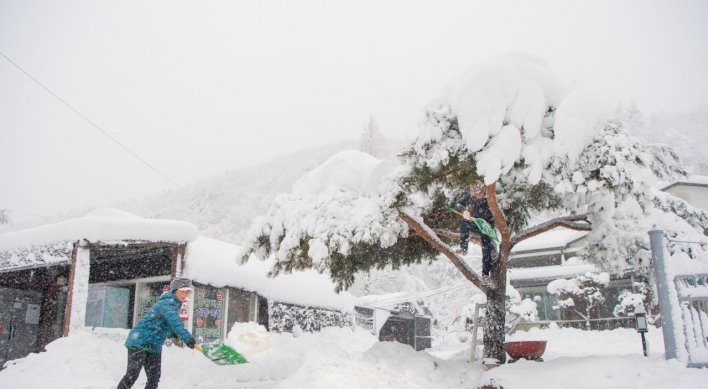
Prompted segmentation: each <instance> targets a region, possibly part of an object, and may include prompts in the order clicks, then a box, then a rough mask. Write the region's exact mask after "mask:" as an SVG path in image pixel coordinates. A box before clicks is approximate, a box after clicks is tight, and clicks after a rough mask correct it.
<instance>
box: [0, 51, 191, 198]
mask: <svg viewBox="0 0 708 389" xmlns="http://www.w3.org/2000/svg"><path fill="white" fill-rule="evenodd" d="M0 55H2V56H3V57H4V58H5V59H6V60H8V61H9V62H10V63H11V64H13V65H14V66H15V67H16V68H18V69H20V71H21V72H22V73H24V74H26V75H27V77H29V78H31V79H32V81H34V82H36V83H37V84H38V85H39V86H41V87H42V88H44V90H46V91H47V92H49V94H51V95H52V96H54V97H55V98H56V99H57V100H59V101H61V102H62V104H64V105H65V106H67V107H68V108H69V109H70V110H72V111H74V113H76V114H77V115H79V117H81V118H82V119H84V120H85V121H86V122H87V123H89V124H90V125H91V126H93V127H94V128H95V129H97V130H98V131H100V132H101V133H102V134H103V135H105V136H107V137H108V138H109V139H110V140H112V141H113V142H115V143H116V144H117V145H118V146H120V147H122V148H123V149H124V150H125V151H127V152H128V153H130V154H131V155H132V156H133V157H135V158H137V159H138V160H139V161H140V162H142V163H143V164H145V165H146V166H147V167H149V168H150V169H152V170H154V171H155V172H156V173H157V174H159V175H161V176H162V177H163V178H164V179H166V180H167V181H169V182H171V183H172V184H173V185H175V186H176V187H178V188H180V189H182V187H181V186H180V185H179V184H177V183H176V182H174V181H173V180H172V179H170V178H169V177H167V176H166V175H165V174H163V173H162V172H160V171H159V170H157V169H156V168H155V167H153V166H152V165H150V164H149V163H147V162H146V161H145V160H144V159H142V158H140V156H138V155H137V154H135V153H134V152H133V151H131V150H130V149H129V148H127V147H126V146H124V145H123V144H122V143H120V142H118V140H116V139H115V138H113V137H112V136H110V135H109V134H108V133H107V132H106V131H103V130H102V129H101V128H100V127H99V126H97V125H96V124H94V123H93V122H92V121H90V120H89V119H88V118H86V117H85V116H84V115H82V114H81V113H80V112H79V111H77V110H76V109H74V107H72V106H71V105H69V104H68V103H67V102H65V101H64V100H62V99H61V97H59V96H57V95H56V94H55V93H54V92H52V91H51V90H49V88H47V87H46V86H44V85H43V84H42V83H41V82H39V81H38V80H37V79H36V78H34V77H32V75H31V74H29V73H27V72H26V71H25V70H24V69H22V68H21V67H20V66H19V65H18V64H16V63H15V62H13V61H12V60H11V59H10V58H8V57H7V56H6V55H5V54H3V53H2V52H0Z"/></svg>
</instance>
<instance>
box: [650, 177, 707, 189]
mask: <svg viewBox="0 0 708 389" xmlns="http://www.w3.org/2000/svg"><path fill="white" fill-rule="evenodd" d="M681 185H686V186H705V187H708V176H697V175H696V176H689V177H687V178H686V179H683V180H679V181H675V182H660V183H658V184H657V185H656V188H657V189H659V190H663V191H666V190H669V189H671V188H673V187H675V186H681Z"/></svg>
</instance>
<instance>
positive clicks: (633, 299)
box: [612, 282, 648, 317]
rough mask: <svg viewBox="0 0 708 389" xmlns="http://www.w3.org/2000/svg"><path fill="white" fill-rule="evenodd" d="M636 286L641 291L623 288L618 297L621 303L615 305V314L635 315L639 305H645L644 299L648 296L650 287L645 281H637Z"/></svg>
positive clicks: (617, 315) (618, 315)
mask: <svg viewBox="0 0 708 389" xmlns="http://www.w3.org/2000/svg"><path fill="white" fill-rule="evenodd" d="M634 288H635V289H636V290H637V291H638V292H639V293H634V292H633V291H631V290H623V291H622V292H620V295H619V296H618V297H617V301H619V304H617V305H615V309H614V310H613V312H612V313H613V314H614V315H615V316H616V317H620V316H631V315H634V310H635V309H636V308H637V307H639V306H642V307H643V306H644V300H646V298H647V291H648V287H647V284H645V283H643V282H635V283H634Z"/></svg>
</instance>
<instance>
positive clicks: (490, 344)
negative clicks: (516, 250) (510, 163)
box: [484, 184, 511, 364]
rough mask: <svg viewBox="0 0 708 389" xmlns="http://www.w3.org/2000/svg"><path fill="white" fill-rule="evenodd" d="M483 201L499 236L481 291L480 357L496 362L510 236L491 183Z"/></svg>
mask: <svg viewBox="0 0 708 389" xmlns="http://www.w3.org/2000/svg"><path fill="white" fill-rule="evenodd" d="M487 201H488V202H489V209H490V210H491V211H492V215H493V216H494V222H495V224H496V226H497V229H498V230H499V235H501V242H500V244H499V254H498V256H497V258H496V260H495V261H494V263H493V264H492V269H491V271H490V272H489V275H490V278H491V280H492V282H493V283H494V287H493V288H489V289H487V290H486V291H485V293H486V295H487V328H485V331H484V358H491V359H496V360H497V361H498V363H499V364H502V363H505V362H506V352H505V351H504V339H505V332H504V319H505V318H506V267H507V262H508V260H509V253H510V252H511V236H510V233H509V228H507V226H506V221H505V220H504V216H503V215H502V213H501V211H500V210H499V205H498V204H497V196H496V193H495V184H491V185H489V186H487Z"/></svg>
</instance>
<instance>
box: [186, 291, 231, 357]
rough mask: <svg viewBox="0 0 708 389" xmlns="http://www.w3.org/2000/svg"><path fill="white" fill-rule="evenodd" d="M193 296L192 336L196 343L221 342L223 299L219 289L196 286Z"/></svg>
mask: <svg viewBox="0 0 708 389" xmlns="http://www.w3.org/2000/svg"><path fill="white" fill-rule="evenodd" d="M196 289H197V293H196V296H194V319H193V324H194V325H193V326H192V328H193V335H194V338H195V339H196V340H197V343H199V344H202V343H218V342H220V341H221V332H222V330H221V326H222V322H221V320H222V316H223V312H224V299H223V294H222V291H221V290H220V289H217V288H212V287H210V286H197V287H196Z"/></svg>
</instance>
